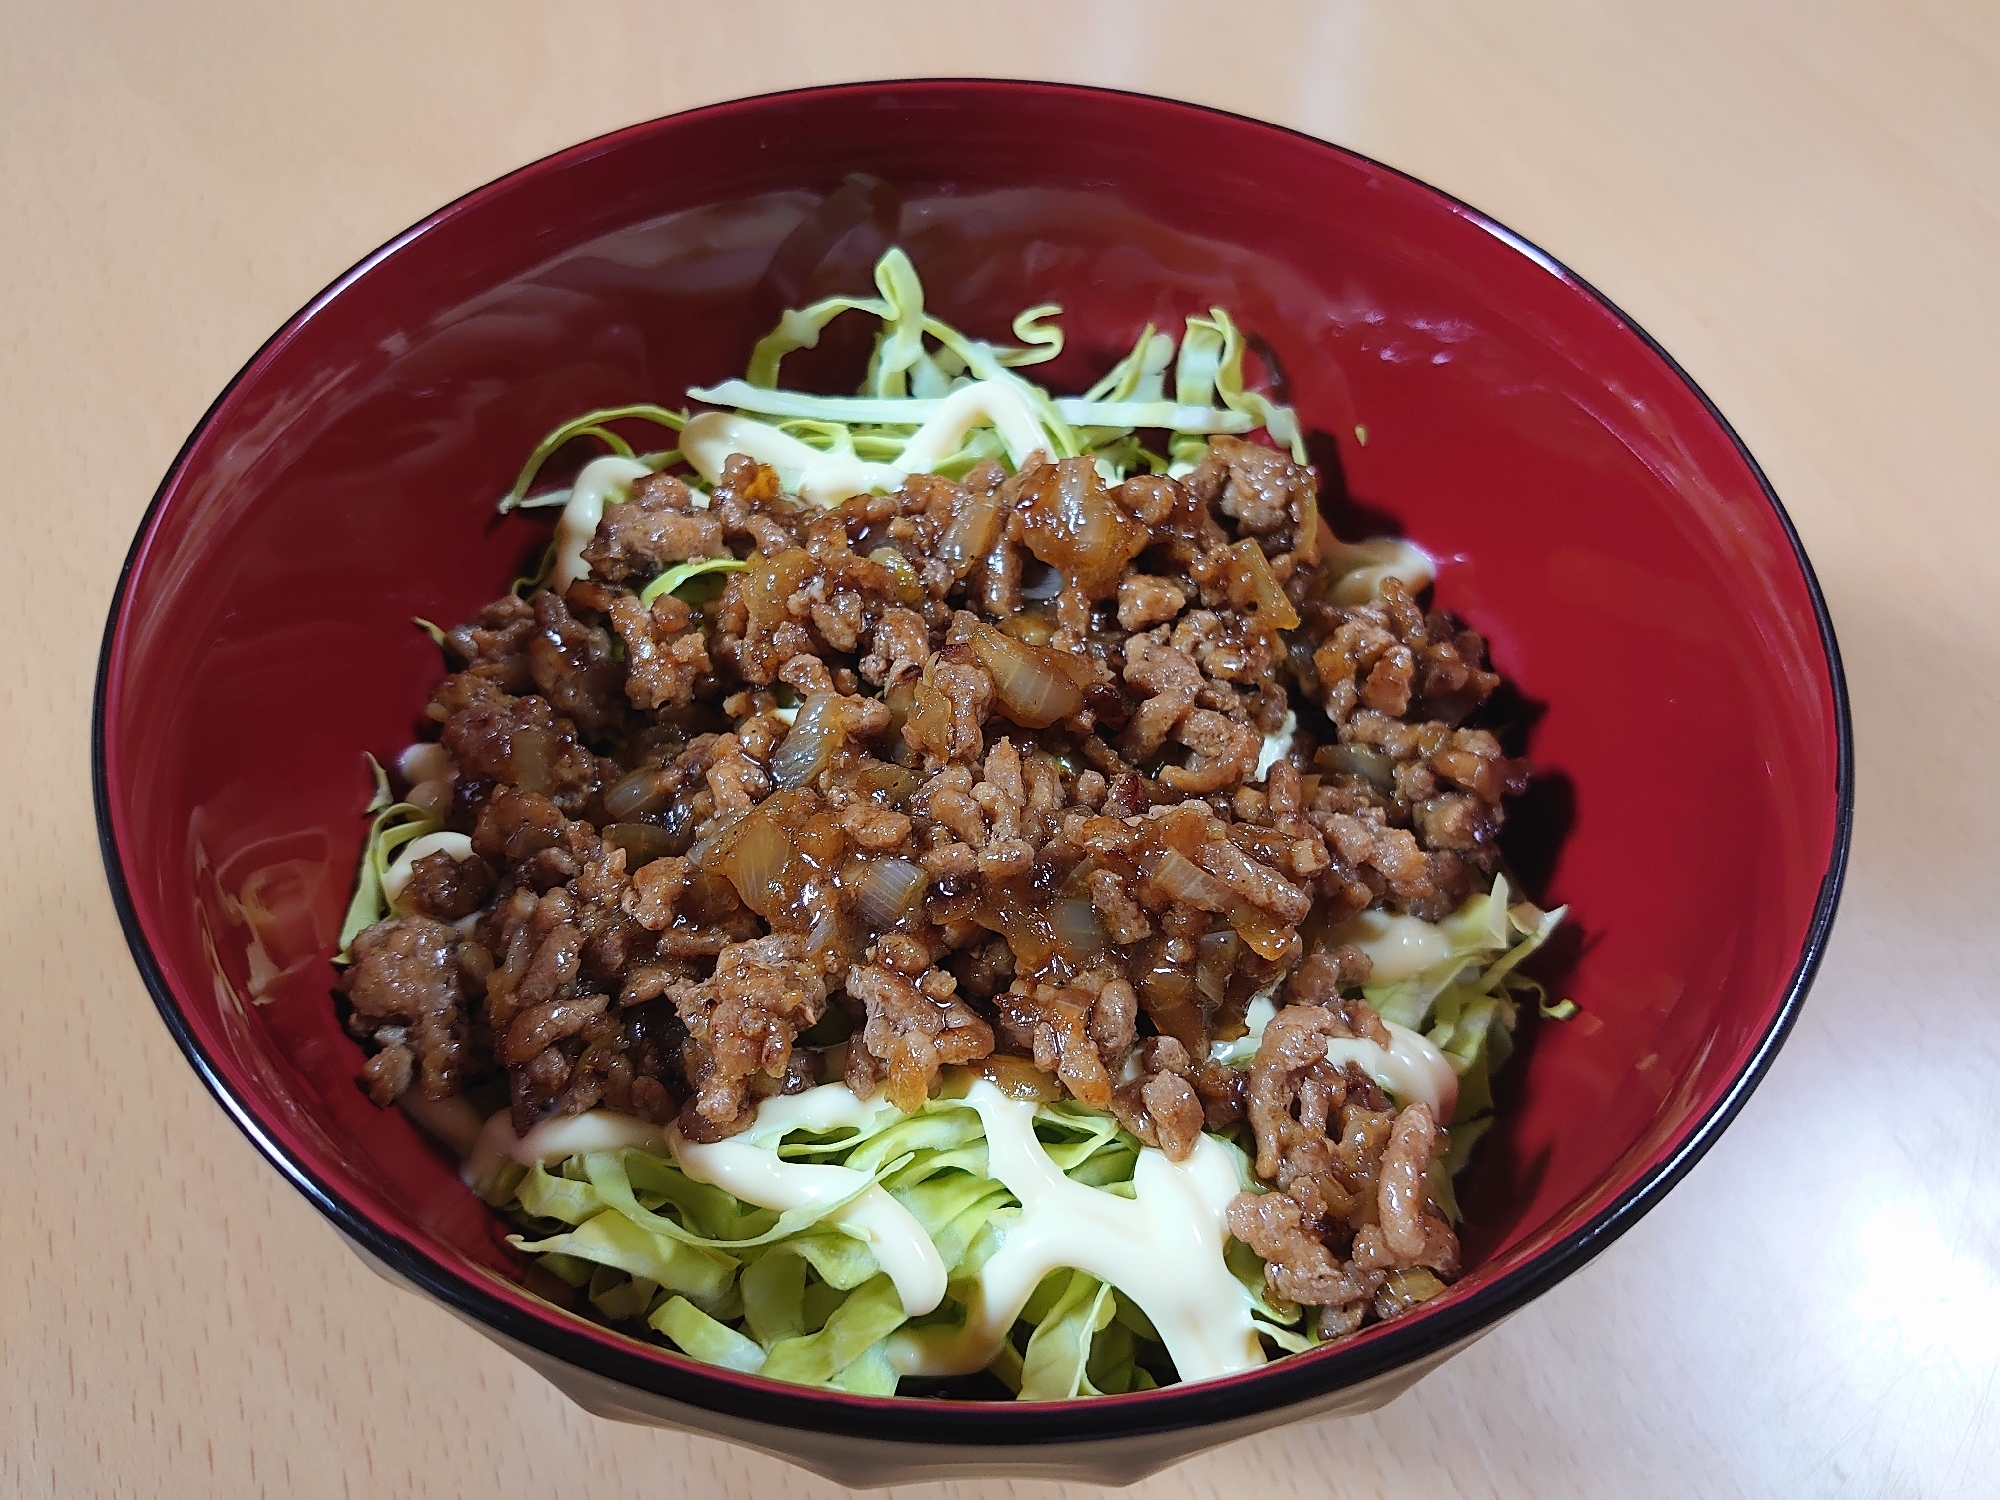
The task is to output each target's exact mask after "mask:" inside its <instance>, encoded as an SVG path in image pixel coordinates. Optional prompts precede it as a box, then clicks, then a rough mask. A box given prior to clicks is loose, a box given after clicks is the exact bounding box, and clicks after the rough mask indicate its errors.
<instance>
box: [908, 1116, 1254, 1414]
mask: <svg viewBox="0 0 2000 1500" xmlns="http://www.w3.org/2000/svg"><path fill="white" fill-rule="evenodd" d="M966 1101H967V1102H968V1103H969V1104H971V1105H972V1107H973V1108H975V1109H977V1110H978V1111H979V1116H980V1119H981V1121H982V1122H983V1123H984V1124H985V1126H986V1153H987V1171H988V1172H989V1173H990V1174H991V1175H992V1176H993V1177H995V1178H997V1179H999V1181H1000V1182H1002V1183H1003V1184H1005V1186H1006V1188H1007V1190H1008V1191H1009V1192H1011V1193H1012V1194H1013V1195H1014V1196H1015V1197H1016V1198H1018V1199H1020V1200H1021V1215H1020V1217H1019V1218H1017V1219H1016V1220H1014V1221H1013V1222H1012V1223H1011V1224H1009V1225H1008V1226H1007V1232H1006V1238H1005V1239H1004V1240H1003V1241H1002V1243H1001V1246H1000V1248H999V1249H998V1250H996V1251H995V1252H994V1253H993V1255H992V1256H991V1257H990V1258H989V1259H988V1260H987V1262H986V1264H985V1266H984V1267H983V1268H982V1269H981V1272H980V1276H979V1279H978V1281H977V1282H975V1283H973V1284H972V1285H971V1286H970V1287H969V1288H968V1289H967V1299H968V1306H967V1309H966V1319H965V1324H964V1326H963V1327H962V1328H953V1327H949V1326H941V1327H936V1328H914V1329H903V1330H901V1331H899V1332H897V1333H896V1334H893V1335H892V1336H891V1337H890V1339H889V1345H888V1355H889V1362H890V1363H891V1364H892V1365H893V1366H894V1367H895V1368H896V1370H897V1372H898V1373H899V1374H903V1375H932V1376H936V1375H962V1374H969V1373H970V1372H972V1371H974V1370H979V1369H983V1368H984V1367H985V1366H986V1365H987V1364H988V1363H989V1362H990V1361H991V1360H992V1359H993V1356H994V1355H995V1354H996V1353H998V1352H999V1349H1000V1345H1001V1343H1002V1341H1003V1340H1005V1338H1006V1337H1007V1332H1008V1330H1009V1329H1011V1328H1012V1327H1013V1326H1014V1321H1015V1319H1017V1318H1018V1317H1020V1315H1021V1309H1022V1308H1023V1307H1025V1306H1026V1305H1027V1301H1028V1298H1029V1297H1030V1296H1031V1295H1032V1294H1033V1293H1034V1290H1035V1288H1036V1286H1037V1285H1039V1284H1040V1282H1041V1280H1042V1278H1043V1277H1044V1276H1046V1275H1048V1274H1049V1272H1051V1271H1054V1270H1058V1269H1060V1268H1062V1267H1065V1266H1069V1267H1074V1268H1075V1269H1077V1270H1080V1271H1083V1272H1085V1273H1087V1274H1089V1275H1091V1276H1095V1277H1097V1278H1098V1280H1100V1281H1105V1282H1109V1283H1110V1284H1111V1285H1112V1286H1114V1287H1116V1288H1117V1289H1118V1290H1119V1291H1121V1292H1123V1293H1124V1294H1125V1295H1126V1296H1127V1297H1130V1298H1131V1299H1132V1300H1133V1301H1134V1302H1136V1303H1137V1304H1138V1305H1139V1307H1140V1308H1141V1309H1142V1310H1143V1311H1144V1312H1145V1314H1146V1316H1147V1317H1148V1318H1150V1319H1151V1320H1152V1323H1153V1326H1154V1328H1156V1329H1157V1330H1158V1331H1159V1334H1160V1338H1161V1341H1162V1342H1164V1343H1165V1344H1166V1346H1167V1352H1168V1353H1169V1354H1171V1355H1172V1356H1173V1361H1174V1368H1175V1369H1176V1370H1177V1371H1179V1372H1180V1377H1181V1379H1183V1380H1204V1379H1208V1378H1211V1377H1213V1376H1216V1375H1226V1374H1228V1373H1229V1372H1231V1371H1233V1370H1243V1369H1249V1368H1251V1367H1253V1366H1256V1365H1261V1364H1263V1363H1264V1351H1263V1346H1262V1345H1261V1344H1260V1343H1259V1342H1258V1337H1257V1330H1256V1328H1255V1326H1254V1325H1253V1323H1252V1322H1251V1318H1250V1298H1249V1294H1248V1293H1246V1292H1245V1291H1244V1289H1243V1286H1242V1284H1241V1283H1240V1282H1238V1281H1237V1280H1236V1278H1235V1276H1233V1275H1232V1274H1231V1273H1230V1270H1229V1267H1228V1265H1227V1263H1226V1262H1225V1261H1224V1260H1223V1257H1222V1252H1223V1247H1224V1245H1225V1244H1226V1243H1227V1241H1228V1235H1229V1230H1228V1225H1227V1220H1226V1217H1225V1216H1226V1214H1227V1212H1228V1208H1229V1203H1230V1200H1231V1199H1233V1198H1234V1197H1235V1196H1236V1194H1237V1193H1238V1191H1240V1190H1241V1187H1242V1184H1241V1182H1240V1180H1239V1179H1238V1176H1237V1169H1236V1164H1235V1161H1234V1159H1233V1158H1232V1157H1231V1156H1230V1154H1229V1151H1228V1148H1226V1147H1225V1146H1223V1145H1222V1144H1221V1143H1220V1142H1219V1141H1216V1140H1213V1139H1211V1138H1210V1137H1208V1136H1206V1135H1204V1136H1202V1137H1201V1139H1200V1141H1199V1142H1198V1143H1197V1144H1196V1146H1195V1149H1194V1152H1193V1154H1192V1155H1191V1156H1189V1158H1188V1159H1187V1160H1186V1161H1184V1162H1175V1161H1172V1160H1170V1159H1168V1157H1167V1156H1166V1155H1165V1154H1164V1153H1162V1152H1159V1151H1156V1150H1154V1149H1152V1148H1151V1147H1145V1148H1142V1149H1141V1150H1140V1152H1139V1162H1138V1165H1137V1167H1136V1168H1135V1169H1134V1171H1133V1174H1132V1183H1133V1189H1134V1195H1133V1196H1132V1197H1131V1198H1121V1197H1118V1196H1117V1195H1116V1194H1113V1193H1107V1192H1105V1191H1103V1190H1102V1189H1100V1188H1094V1187H1090V1186H1087V1185H1086V1184H1084V1183H1080V1182H1073V1181H1071V1180H1070V1179H1069V1178H1067V1177H1065V1176H1064V1175H1063V1174H1062V1171H1061V1170H1060V1169H1059V1168H1058V1167H1057V1166H1056V1164H1055V1163H1054V1162H1053V1161H1052V1160H1050V1158H1049V1154H1048V1152H1046V1151H1045V1150H1043V1149H1042V1145H1041V1142H1040V1141H1038V1140H1037V1139H1036V1138H1035V1124H1034V1121H1035V1106H1034V1105H1033V1104H1032V1103H1029V1102H1026V1101H1022V1100H1014V1099H1009V1098H1008V1097H1007V1096H1006V1095H1005V1094H1003V1093H1001V1092H1000V1090H999V1089H998V1088H996V1087H995V1086H994V1085H993V1084H991V1083H989V1082H987V1081H986V1080H984V1079H982V1080H980V1081H979V1082H978V1083H975V1084H974V1085H973V1086H972V1088H971V1089H970V1090H969V1091H968V1092H967V1094H966Z"/></svg>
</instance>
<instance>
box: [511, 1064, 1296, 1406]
mask: <svg viewBox="0 0 2000 1500" xmlns="http://www.w3.org/2000/svg"><path fill="white" fill-rule="evenodd" d="M1036 1127H1037V1133H1038V1135H1039V1136H1040V1138H1041V1141H1042V1145H1043V1148H1044V1149H1045V1150H1046V1151H1047V1152H1048V1153H1049V1156H1050V1158H1051V1159H1052V1160H1053V1161H1055V1162H1056V1164H1057V1165H1058V1167H1060V1168H1061V1169H1062V1170H1063V1171H1065V1172H1066V1173H1068V1174H1069V1175H1070V1176H1071V1177H1072V1178H1074V1179H1076V1180H1077V1181H1080V1182H1085V1183H1089V1184H1092V1185H1094V1186H1098V1187H1101V1188H1103V1189H1104V1190H1106V1191H1108V1192H1114V1193H1120V1194H1122V1195H1125V1196H1129V1195H1130V1194H1131V1192H1132V1172H1133V1169H1134V1167H1135V1166H1136V1165H1137V1163H1138V1159H1139V1156H1138V1153H1139V1143H1138V1142H1137V1141H1136V1140H1135V1139H1134V1138H1133V1137H1132V1136H1131V1135H1129V1134H1127V1133H1126V1132H1125V1131H1124V1130H1123V1129H1121V1128H1120V1127H1119V1124H1118V1122H1117V1120H1116V1119H1115V1118H1114V1117H1112V1116H1111V1115H1109V1114H1107V1113H1103V1112H1101V1111H1098V1110H1094V1109H1091V1108H1089V1107H1087V1106H1085V1105H1080V1104H1076V1103H1074V1102H1071V1101H1064V1102H1061V1103H1057V1104H1051V1105H1046V1106H1044V1107H1043V1108H1042V1109H1041V1110H1039V1111H1038V1112H1037V1116H1036ZM1218 1139H1220V1138H1218ZM1225 1144H1227V1145H1228V1146H1229V1149H1230V1150H1231V1151H1232V1152H1233V1153H1234V1154H1235V1155H1236V1156H1237V1158H1238V1168H1239V1175H1240V1176H1242V1177H1243V1179H1244V1181H1245V1182H1246V1184H1248V1183H1249V1181H1250V1176H1249V1159H1248V1157H1247V1156H1245V1155H1244V1154H1243V1152H1242V1151H1241V1149H1240V1148H1239V1147H1237V1146H1236V1145H1235V1144H1234V1143H1233V1142H1225ZM775 1149H776V1151H777V1153H778V1155H779V1156H780V1157H781V1158H783V1159H785V1160H788V1161H807V1162H826V1163H833V1164H837V1165H841V1166H845V1167H848V1168H850V1169H852V1170H854V1171H857V1172H860V1173H861V1174H863V1177H864V1178H865V1180H866V1183H868V1184H879V1185H880V1186H881V1187H882V1188H883V1190H884V1191H886V1192H887V1193H889V1194H890V1196H892V1197H893V1198H895V1199H896V1201H897V1202H899V1203H901V1204H902V1205H903V1207H905V1208H906V1209H908V1210H909V1211H910V1213H911V1214H912V1215H914V1216H915V1218H916V1219H917V1221H918V1222H919V1223H920V1224H921V1225H922V1226H923V1228H924V1231H925V1232H926V1233H927V1234H928V1235H929V1236H930V1238H931V1241H932V1243H933V1244H934V1245H936V1247H937V1250H938V1254H939V1257H940V1258H941V1259H942V1260H943V1262H944V1264H945V1268H946V1275H947V1279H948V1290H947V1293H946V1298H945V1301H944V1303H943V1305H942V1306H940V1307H939V1308H938V1309H937V1310H936V1311H934V1312H931V1313H927V1314H925V1315H924V1316H923V1317H922V1318H921V1319H920V1320H918V1321H919V1322H921V1323H924V1324H930V1323H939V1322H942V1323H947V1324H951V1323H956V1322H959V1321H961V1320H962V1319H963V1318H964V1316H965V1297H966V1295H967V1292H968V1290H969V1288H970V1286H971V1284H972V1283H973V1281H974V1279H975V1278H976V1277H977V1276H978V1274H979V1271H980V1268H981V1267H982V1266H983V1265H984V1264H985V1262H986V1260H987V1258H988V1257H989V1256H991V1255H992V1254H993V1252H994V1251H995V1250H997V1249H998V1248H999V1246H1000V1245H1001V1243H1002V1242H1003V1240H1004V1238H1005V1234H1006V1230H1007V1226H1008V1225H1009V1224H1010V1223H1011V1222H1012V1221H1013V1220H1014V1218H1016V1217H1017V1216H1018V1214H1019V1212H1020V1204H1019V1203H1018V1202H1017V1201H1016V1200H1015V1198H1014V1196H1013V1195H1012V1194H1011V1193H1009V1192H1008V1191H1007V1189H1006V1187H1005V1185H1004V1184H1002V1183H1000V1182H998V1181H997V1180H995V1179H993V1178H991V1177H989V1176H988V1175H987V1169H986V1140H985V1135H984V1131H983V1127H982V1125H981V1123H980V1119H979V1115H978V1112H977V1111H976V1110H974V1109H973V1108H972V1106H971V1105H969V1104H967V1103H966V1102H965V1101H964V1100H962V1099H932V1100H930V1101H928V1102H927V1103H925V1104H924V1105H923V1107H922V1108H920V1109H919V1110H917V1111H916V1112H915V1113H914V1114H910V1115H897V1114H895V1113H893V1112H891V1111H885V1112H884V1114H883V1116H882V1117H880V1118H879V1119H878V1120H877V1121H876V1122H874V1123H873V1124H872V1125H871V1126H869V1127H868V1128H866V1129H862V1130H839V1131H834V1132H831V1133H827V1134H813V1133H811V1132H807V1131H803V1130H799V1131H794V1132H792V1133H791V1134H789V1135H788V1136H786V1137H785V1138H784V1139H783V1140H782V1141H780V1142H778V1143H777V1144H776V1146H775ZM509 1206H510V1207H511V1209H512V1211H513V1213H514V1214H515V1216H516V1217H517V1219H518V1221H519V1222H520V1224H521V1225H522V1227H523V1228H524V1229H525V1230H528V1231H531V1232H530V1233H527V1234H522V1235H516V1236H513V1237H512V1243H514V1244H515V1245H516V1246H517V1247H518V1248H519V1249H521V1250H524V1251H527V1252H528V1253H530V1254H533V1255H537V1256H539V1257H541V1259H542V1263H543V1264H544V1265H545V1266H546V1267H547V1268H548V1269H549V1270H550V1271H552V1272H553V1273H554V1274H556V1275H557V1276H559V1277H561V1278H562V1279H563V1280H564V1281H566V1282H568V1283H569V1284H570V1285H572V1286H575V1287H577V1288H578V1289H579V1290H580V1291H582V1292H584V1294H585V1295H586V1296H587V1297H588V1298H589V1300H590V1301H591V1303H592V1304H593V1305H594V1306H595V1307H596V1308H597V1309H598V1310H599V1311H600V1312H601V1313H603V1314H604V1315H605V1316H606V1317H607V1318H611V1319H614V1320H617V1321H623V1322H644V1323H646V1324H648V1325H649V1326H650V1327H652V1328H653V1329H654V1330H656V1331H657V1332H659V1333H661V1334H663V1335H664V1336H665V1337H666V1338H667V1339H668V1340H669V1341H670V1342H671V1343H672V1344H673V1345H674V1346H675V1347H676V1348H678V1349H680V1350H681V1352H683V1353H684V1354H687V1355H689V1356H690V1357H692V1358H695V1359H699V1360H704V1361H706V1362H708V1363H710V1364H715V1365H721V1366H724V1367H726V1368H729V1369H735V1370H754V1371H757V1372H759V1373H761V1374H764V1375H768V1376H770V1377H772V1378H773V1379H779V1380H790V1381H794V1382H796V1383H799V1384H804V1385H818V1386H825V1387H830V1388H836V1389H841V1390H851V1391H863V1392H870V1393H874V1394H884V1395H886V1394H892V1393H893V1392H894V1390H895V1388H896V1376H895V1372H894V1370H893V1369H891V1368H890V1366H889V1363H888V1359H887V1354H886V1350H885V1346H884V1341H885V1340H886V1339H887V1338H888V1337H889V1335H890V1334H892V1333H894V1332H895V1331H896V1330H897V1329H899V1328H901V1327H902V1326H903V1325H904V1324H905V1323H907V1322H909V1321H910V1319H909V1318H908V1317H907V1316H906V1314H905V1313H904V1311H903V1306H902V1302H901V1299H900V1298H899V1297H898V1295H897V1293H896V1291H895V1288H894V1286H893V1284H892V1283H891V1282H890V1280H889V1278H888V1277H887V1276H886V1275H885V1274H884V1273H883V1271H882V1268H881V1266H880V1264H878V1263H877V1261H876V1259H875V1255H874V1252H873V1251H871V1250H870V1249H869V1248H868V1245H867V1244H866V1242H865V1241H863V1240H862V1239H860V1238H859V1237H858V1236H856V1235H854V1234H851V1233H849V1232H848V1231H847V1230H846V1229H845V1228H844V1227H843V1226H842V1225H840V1224H838V1223H834V1222H829V1216H830V1215H832V1214H833V1213H834V1212H835V1211H836V1210H837V1209H838V1208H839V1207H840V1206H841V1205H840V1203H816V1204H813V1205H811V1206H809V1207H806V1208H802V1209H795V1210H792V1211H791V1212H789V1213H786V1214H777V1213H773V1212H772V1211H770V1210H768V1209H761V1208H756V1207H753V1206H751V1205H748V1204H745V1203H743V1202H741V1201H740V1200H738V1199H736V1198H735V1197H733V1196H731V1195H730V1194H729V1193H726V1192H724V1191H723V1190H722V1189H720V1188H717V1187H714V1186H712V1185H708V1184H703V1183H697V1182H695V1181H693V1180H692V1179H690V1178H688V1177H687V1176H686V1175H685V1174H683V1173H682V1172H681V1171H680V1170H679V1168H678V1167H676V1166H675V1165H674V1163H673V1162H672V1160H671V1159H669V1158H668V1157H665V1156H662V1155H659V1154H656V1153H652V1152H647V1151H641V1150H624V1151H617V1152H601V1153H591V1154H587V1155H580V1156H575V1157H572V1158H570V1159H569V1160H567V1161H565V1162H562V1163H561V1164H560V1165H559V1166H557V1167H556V1168H555V1169H554V1170H553V1171H551V1170H549V1169H547V1168H544V1167H540V1166H537V1167H532V1168H530V1169H528V1170H527V1171H526V1172H525V1173H524V1174H523V1175H522V1176H521V1177H520V1178H519V1179H518V1181H517V1182H516V1184H515V1185H514V1187H513V1189H512V1196H511V1199H510V1200H509ZM1231 1253H1232V1255H1233V1256H1234V1257H1235V1258H1234V1259H1232V1261H1231V1269H1232V1270H1233V1271H1235V1273H1236V1274H1237V1276H1238V1277H1239V1278H1240V1279H1241V1280H1242V1281H1243V1283H1244V1286H1245V1289H1246V1291H1248V1292H1249V1294H1250V1295H1251V1297H1252V1299H1253V1304H1254V1307H1255V1310H1256V1313H1257V1317H1258V1320H1259V1322H1260V1324H1262V1325H1264V1326H1265V1327H1266V1329H1267V1335H1268V1336H1269V1337H1270V1338H1271V1339H1272V1342H1273V1343H1274V1344H1276V1345H1277V1346H1279V1347H1286V1348H1289V1347H1303V1346H1304V1343H1309V1342H1311V1339H1312V1335H1311V1334H1310V1332H1308V1331H1307V1330H1306V1329H1305V1328H1304V1326H1303V1325H1304V1321H1305V1320H1304V1319H1303V1318H1302V1316H1301V1312H1300V1309H1298V1308H1296V1307H1292V1306H1289V1305H1287V1304H1280V1303H1273V1302H1271V1301H1270V1300H1269V1299H1268V1297H1267V1295H1266V1294H1265V1292H1264V1290H1263V1264H1262V1262H1261V1261H1259V1260H1258V1259H1257V1258H1256V1256H1255V1255H1254V1254H1251V1253H1250V1252H1249V1251H1248V1250H1247V1249H1244V1248H1243V1247H1241V1246H1232V1251H1231ZM1239 1261H1240V1262H1241V1264H1239V1263H1238V1262H1239ZM1302 1341H1304V1343H1302ZM992 1369H993V1373H994V1374H995V1375H997V1376H998V1377H999V1378H1000V1379H1001V1380H1002V1381H1003V1382H1005V1383H1006V1384H1007V1385H1009V1386H1010V1387H1011V1388H1013V1389H1014V1390H1015V1391H1017V1392H1018V1393H1019V1395H1020V1397H1021V1398H1022V1399H1023V1400H1053V1399H1061V1398H1064V1397H1068V1396H1074V1395H1091V1394H1095V1393H1100V1392H1122V1391H1130V1390H1145V1389H1149V1388H1151V1387H1152V1386H1153V1385H1155V1384H1158V1383H1159V1382H1160V1381H1161V1380H1162V1379H1165V1378H1170V1372H1171V1365H1170V1363H1169V1362H1168V1361H1167V1359H1166V1355H1165V1350H1164V1348H1163V1346H1162V1345H1161V1344H1160V1341H1159V1338H1158V1335H1157V1334H1156V1333H1155V1332H1154V1330H1153V1328H1152V1326H1151V1325H1150V1324H1149V1323H1148V1322H1147V1321H1146V1319H1145V1316H1144V1314H1143V1313H1141V1312H1140V1311H1139V1309H1138V1308H1137V1307H1135V1306H1133V1305H1132V1304H1131V1303H1130V1302H1128V1301H1126V1300H1125V1299H1124V1298H1122V1297H1120V1296H1119V1295H1118V1294H1117V1293H1116V1292H1115V1291H1114V1290H1113V1289H1112V1288H1110V1287H1108V1286H1105V1285H1104V1284H1103V1283H1101V1282H1098V1281H1097V1280H1095V1279H1094V1278H1092V1277H1090V1276H1087V1275H1083V1274H1081V1273H1078V1272H1073V1271H1067V1270H1064V1271H1057V1272H1054V1273H1052V1274H1051V1275H1050V1276H1049V1277H1048V1278H1047V1279H1046V1280H1045V1281H1044V1283H1043V1285H1042V1286H1041V1287H1040V1288H1038V1289H1037V1292H1036V1294H1035V1297H1034V1298H1033V1299H1031V1301H1030V1303H1029V1305H1028V1307H1027V1309H1026V1311H1025V1312H1024V1313H1023V1315H1022V1318H1021V1321H1020V1323H1019V1324H1018V1325H1017V1326H1016V1329H1015V1335H1014V1338H1013V1340H1012V1341H1010V1342H1009V1343H1008V1344H1007V1345H1006V1346H1005V1347H1004V1348H1003V1349H1002V1350H1001V1352H1000V1355H999V1357H998V1358H997V1359H996V1360H995V1361H994V1363H993V1366H992Z"/></svg>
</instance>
